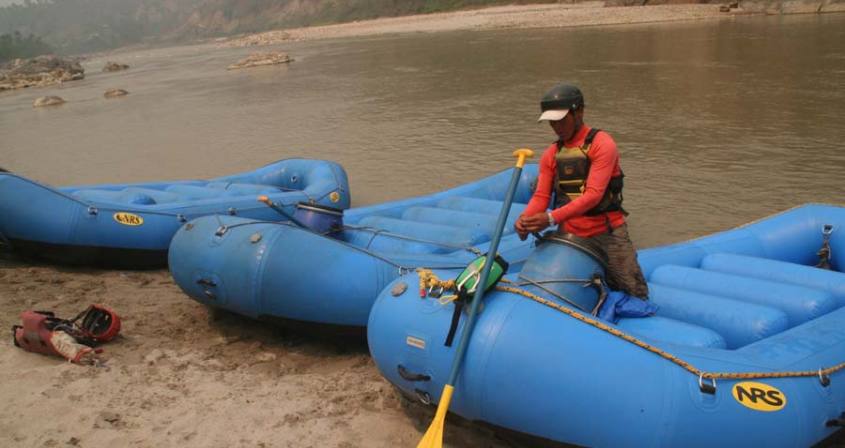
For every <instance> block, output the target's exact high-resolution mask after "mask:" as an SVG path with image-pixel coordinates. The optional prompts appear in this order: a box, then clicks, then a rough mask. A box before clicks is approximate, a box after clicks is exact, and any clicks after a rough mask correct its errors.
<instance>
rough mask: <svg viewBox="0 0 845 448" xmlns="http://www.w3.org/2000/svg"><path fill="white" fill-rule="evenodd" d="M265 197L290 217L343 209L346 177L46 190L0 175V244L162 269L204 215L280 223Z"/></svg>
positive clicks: (268, 176)
mask: <svg viewBox="0 0 845 448" xmlns="http://www.w3.org/2000/svg"><path fill="white" fill-rule="evenodd" d="M259 195H266V196H268V197H269V198H270V199H271V200H272V201H274V202H276V203H277V205H279V206H281V207H283V209H284V210H287V212H289V213H291V214H292V213H294V210H295V208H296V204H297V203H298V202H309V203H314V204H324V205H330V206H332V207H339V208H346V207H348V206H349V203H350V197H349V187H348V181H347V177H346V172H345V171H344V170H343V168H342V167H341V166H340V165H338V164H336V163H333V162H328V161H323V160H307V159H286V160H281V161H278V162H275V163H271V164H269V165H267V166H264V167H262V168H259V169H257V170H254V171H250V172H246V173H241V174H234V175H231V176H225V177H219V178H215V179H209V180H184V181H174V182H154V183H140V184H113V185H93V186H81V187H61V188H53V187H50V186H47V185H44V184H41V183H38V182H35V181H33V180H30V179H27V178H25V177H23V176H20V175H16V174H13V173H8V172H5V173H0V197H2V198H3V200H2V201H0V242H2V243H4V244H6V245H8V246H11V248H12V249H14V250H16V251H19V252H21V253H23V254H24V255H28V256H35V257H38V258H44V259H47V260H50V261H55V262H60V263H67V264H86V265H99V266H109V267H123V268H151V267H162V266H164V265H165V263H166V262H167V248H168V246H169V245H170V239H171V238H172V237H173V234H174V233H176V230H177V229H179V227H181V226H182V225H183V224H184V223H185V222H187V221H188V220H191V219H195V218H198V217H200V216H205V215H213V214H227V215H237V216H243V217H248V218H252V219H264V220H273V221H279V220H284V219H286V218H284V217H283V216H281V215H280V214H279V213H278V212H276V211H274V210H272V209H270V208H268V207H267V206H266V205H264V204H262V203H260V202H258V201H257V200H256V198H257V197H258V196H259Z"/></svg>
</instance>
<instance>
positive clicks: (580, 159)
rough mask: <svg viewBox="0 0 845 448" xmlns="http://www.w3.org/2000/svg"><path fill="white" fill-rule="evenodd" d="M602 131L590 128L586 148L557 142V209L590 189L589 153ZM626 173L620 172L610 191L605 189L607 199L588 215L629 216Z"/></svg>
mask: <svg viewBox="0 0 845 448" xmlns="http://www.w3.org/2000/svg"><path fill="white" fill-rule="evenodd" d="M600 131H601V129H595V128H593V129H590V132H589V133H587V137H586V138H585V139H584V145H583V146H580V147H575V148H567V147H566V146H564V144H563V140H558V142H557V155H555V161H556V163H557V171H556V172H555V183H554V187H555V191H554V193H555V199H554V208H560V207H563V206H564V205H566V204H568V203H569V202H571V201H572V200H574V199H576V198H579V197H581V195H582V194H584V189H585V188H586V186H587V177H588V176H589V175H590V158H589V157H588V156H587V154H588V153H589V151H590V146H591V145H592V144H593V139H595V137H596V134H598V133H599V132H600ZM624 177H625V174H624V173H622V172H621V170H620V173H619V175H618V176H613V177H611V178H610V182H609V183H608V185H607V188H605V190H604V196H602V198H601V201H599V203H598V205H596V206H595V207H593V208H591V209H590V210H588V211H587V212H586V213H585V215H587V216H596V215H601V214H602V213H607V212H614V211H620V212H622V213H625V214H626V215H627V214H628V213H627V212H626V211H625V209H623V208H622V187H623V179H624Z"/></svg>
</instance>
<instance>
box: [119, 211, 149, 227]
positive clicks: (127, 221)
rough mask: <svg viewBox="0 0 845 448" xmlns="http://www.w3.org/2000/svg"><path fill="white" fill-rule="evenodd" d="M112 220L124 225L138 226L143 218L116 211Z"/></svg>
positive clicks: (141, 223) (142, 221) (142, 222)
mask: <svg viewBox="0 0 845 448" xmlns="http://www.w3.org/2000/svg"><path fill="white" fill-rule="evenodd" d="M114 220H115V221H117V222H119V223H121V224H123V225H125V226H140V225H143V224H144V218H142V217H140V216H138V215H136V214H134V213H126V212H117V213H115V214H114Z"/></svg>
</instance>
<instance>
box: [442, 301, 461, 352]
mask: <svg viewBox="0 0 845 448" xmlns="http://www.w3.org/2000/svg"><path fill="white" fill-rule="evenodd" d="M463 308H464V301H463V300H461V299H458V300H455V310H454V311H452V323H451V324H449V334H447V335H446V342H445V343H444V344H443V345H445V346H446V347H451V346H452V342H453V341H454V340H455V333H456V332H457V331H458V323H460V322H461V311H463Z"/></svg>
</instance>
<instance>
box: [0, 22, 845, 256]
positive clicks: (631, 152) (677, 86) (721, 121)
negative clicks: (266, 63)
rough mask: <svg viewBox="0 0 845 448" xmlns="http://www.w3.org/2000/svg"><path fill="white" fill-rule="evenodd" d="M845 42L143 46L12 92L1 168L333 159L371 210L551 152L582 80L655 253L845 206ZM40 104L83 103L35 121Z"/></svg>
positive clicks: (815, 30) (53, 172)
mask: <svg viewBox="0 0 845 448" xmlns="http://www.w3.org/2000/svg"><path fill="white" fill-rule="evenodd" d="M843 42H845V15H842V14H838V15H837V14H832V15H809V16H770V17H760V16H756V17H737V18H735V19H734V20H721V21H703V22H689V23H680V24H668V25H667V24H662V25H660V24H653V25H628V26H611V27H582V28H562V29H541V30H536V29H534V30H499V31H459V32H443V33H419V34H408V35H391V36H380V37H368V38H356V39H336V40H319V41H305V42H289V43H285V44H282V45H276V46H273V47H270V48H269V49H274V50H283V51H286V52H289V53H290V54H291V56H292V57H293V58H294V59H295V60H294V62H293V63H291V64H289V65H284V66H272V67H261V68H254V69H246V70H235V71H227V70H226V69H225V68H226V66H227V65H229V64H231V63H233V62H235V61H237V60H239V59H241V58H242V57H245V56H246V55H247V54H249V53H250V52H253V51H256V48H226V49H221V48H216V47H214V46H213V45H211V44H205V45H193V46H183V47H170V48H157V49H147V50H137V51H131V52H124V53H119V54H116V55H111V56H109V57H108V59H111V60H117V61H119V62H123V63H128V64H129V65H131V68H130V69H129V70H128V71H124V72H117V73H102V72H100V69H101V68H102V66H103V64H104V62H105V61H106V59H107V58H106V57H95V58H92V59H89V60H87V61H85V62H84V64H83V65H84V66H85V68H86V73H87V76H86V78H85V79H84V80H82V81H76V82H70V83H66V84H64V85H62V86H57V87H51V88H41V89H24V90H20V91H15V92H8V93H3V94H0V166H3V167H5V168H7V169H10V170H13V171H16V172H19V173H21V174H23V175H27V176H31V177H33V178H35V179H38V180H40V181H43V182H47V183H51V184H54V185H69V184H88V183H103V182H135V181H147V180H159V179H182V178H204V177H213V176H219V175H224V174H228V173H233V172H237V171H244V170H251V169H253V168H255V167H257V166H260V165H263V164H266V163H269V162H272V161H274V160H277V159H282V158H287V157H313V158H326V159H332V160H336V161H338V162H340V163H341V164H343V166H344V167H345V168H346V170H347V172H348V173H349V176H350V182H351V190H352V197H353V202H354V205H365V204H371V203H376V202H381V201H385V200H390V199H397V198H401V197H406V196H410V195H417V194H424V193H429V192H433V191H436V190H440V189H443V188H447V187H452V186H456V185H459V184H462V183H464V182H468V181H471V180H473V179H477V178H480V177H483V176H486V175H489V174H491V173H493V172H496V171H499V170H502V169H505V168H507V167H509V166H510V165H511V164H512V158H511V156H510V152H511V151H512V150H513V149H516V148H518V147H530V148H534V149H535V150H537V151H538V152H540V151H541V150H543V149H544V148H545V147H546V146H547V145H548V144H549V143H550V142H551V141H552V140H553V138H554V135H553V133H552V131H551V129H550V128H549V127H548V125H545V124H538V123H537V122H536V119H537V116H538V114H539V99H540V97H541V95H542V94H543V93H544V92H545V91H546V90H548V89H549V88H550V87H551V86H552V85H554V84H555V83H556V82H558V81H569V82H572V83H575V84H578V85H579V86H581V88H582V91H583V92H584V95H585V97H586V103H587V109H586V113H585V119H586V122H587V123H588V124H590V125H592V126H595V127H600V128H602V129H606V130H608V131H609V132H610V133H611V134H612V135H613V137H614V138H615V140H616V141H617V143H618V146H619V148H620V151H621V154H622V167H623V169H624V171H625V174H626V179H625V180H626V195H625V198H626V208H627V209H628V210H629V211H630V212H631V216H630V221H629V222H630V223H631V224H630V227H631V233H632V236H633V239H634V241H635V243H636V244H637V245H638V246H639V247H647V246H654V245H658V244H665V243H670V242H675V241H680V240H683V239H687V238H690V237H695V236H699V235H703V234H707V233H710V232H714V231H719V230H724V229H728V228H730V227H733V226H736V225H739V224H743V223H746V222H749V221H752V220H755V219H758V218H762V217H764V216H766V215H769V214H771V213H774V212H777V211H780V210H784V209H787V208H790V207H793V206H797V205H799V204H803V203H806V202H829V203H842V199H843V197H845V194H844V193H845V185H843V184H841V183H840V182H842V180H843V178H845V177H844V176H843V175H842V170H843V168H845V151H843V150H845V126H843V125H842V119H843V117H845V44H843ZM111 87H118V88H123V89H126V90H128V91H129V92H130V95H129V96H127V97H123V98H116V99H105V98H103V95H102V94H103V92H104V91H105V90H106V89H108V88H111ZM42 95H60V96H62V97H64V98H65V99H66V100H68V103H67V104H64V105H62V106H59V107H52V108H33V107H32V101H33V99H34V98H36V97H38V96H42Z"/></svg>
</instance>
